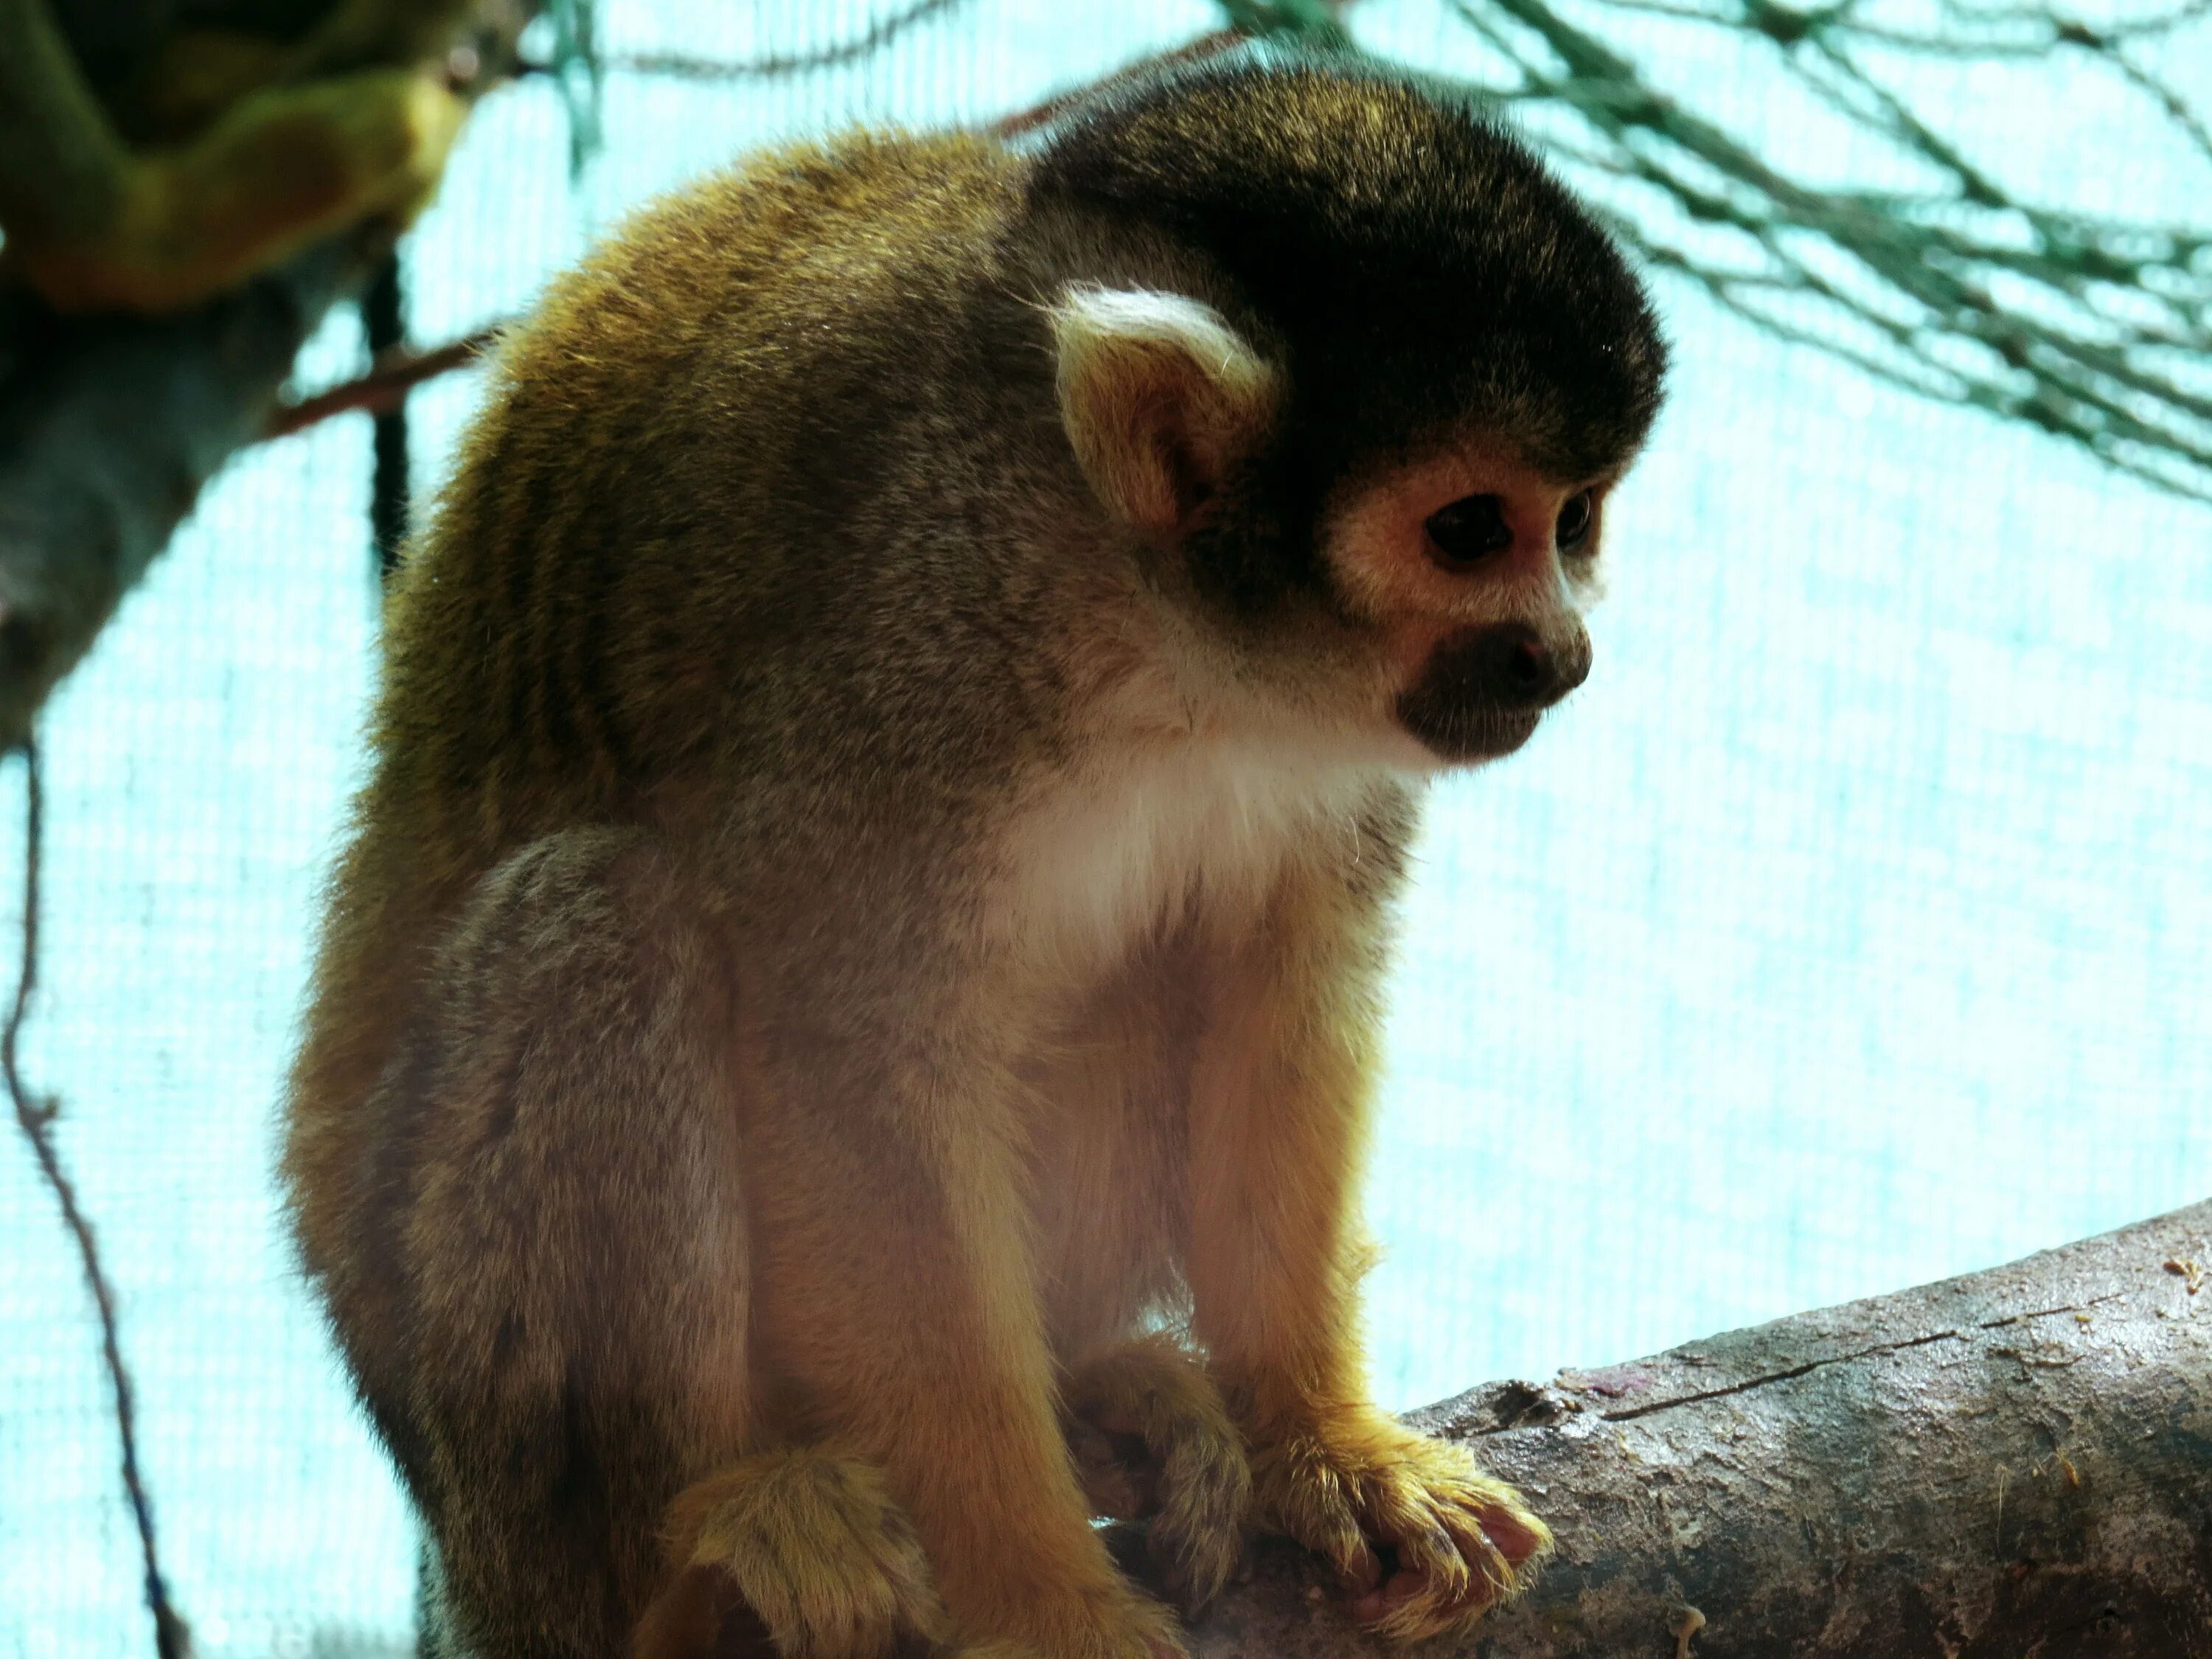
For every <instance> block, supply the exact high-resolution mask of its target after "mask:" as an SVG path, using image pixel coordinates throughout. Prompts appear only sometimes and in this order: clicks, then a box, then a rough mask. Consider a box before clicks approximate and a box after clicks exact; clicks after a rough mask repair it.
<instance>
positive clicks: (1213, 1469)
mask: <svg viewBox="0 0 2212 1659" xmlns="http://www.w3.org/2000/svg"><path fill="white" fill-rule="evenodd" d="M1064 1403H1065V1406H1066V1413H1067V1416H1068V1419H1069V1421H1068V1425H1067V1438H1068V1445H1069V1448H1070V1449H1072V1450H1073V1452H1074V1453H1075V1460H1076V1464H1077V1467H1078V1468H1079V1471H1080V1473H1081V1474H1082V1476H1083V1489H1084V1495H1085V1498H1088V1499H1089V1500H1090V1503H1091V1510H1092V1512H1093V1513H1094V1514H1097V1515H1103V1516H1110V1517H1111V1518H1112V1519H1114V1520H1116V1521H1149V1522H1150V1523H1151V1524H1150V1526H1149V1527H1148V1528H1147V1529H1146V1550H1147V1553H1149V1554H1150V1555H1151V1556H1152V1559H1153V1560H1154V1562H1155V1563H1157V1564H1158V1567H1159V1569H1160V1571H1161V1575H1162V1577H1163V1578H1164V1580H1165V1583H1166V1588H1167V1590H1168V1592H1169V1594H1170V1595H1171V1596H1172V1597H1173V1598H1174V1600H1175V1601H1176V1604H1177V1605H1178V1606H1179V1607H1181V1608H1182V1611H1183V1613H1185V1614H1190V1613H1196V1612H1197V1611H1198V1610H1199V1609H1200V1608H1201V1607H1204V1606H1205V1605H1206V1603H1207V1602H1208V1601H1212V1599H1213V1597H1214V1596H1215V1595H1217V1594H1218V1592H1219V1590H1220V1589H1221V1586H1222V1583H1224V1581H1225V1580H1226V1579H1227V1578H1228V1577H1229V1571H1230V1569H1231V1567H1233V1566H1235V1565H1237V1555H1238V1553H1239V1552H1240V1551H1241V1550H1242V1548H1243V1541H1244V1523H1245V1516H1246V1514H1247V1512H1248V1511H1249V1509H1250V1507H1251V1498H1252V1471H1251V1467H1250V1465H1249V1463H1248V1462H1246V1461H1245V1456H1244V1441H1243V1436H1241V1435H1239V1434H1238V1433H1237V1425H1235V1424H1234V1423H1232V1422H1231V1420H1230V1417H1229V1410H1228V1407H1226V1406H1225V1405H1224V1404H1223V1403H1222V1399H1221V1394H1220V1391H1219V1390H1218V1389H1216V1388H1215V1387H1214V1385H1213V1380H1212V1378H1211V1377H1209V1376H1207V1375H1206V1370H1205V1368H1204V1367H1203V1366H1202V1365H1201V1364H1200V1363H1199V1362H1198V1361H1197V1360H1196V1359H1195V1358H1193V1357H1192V1356H1191V1355H1190V1354H1189V1353H1188V1352H1185V1351H1184V1350H1183V1349H1182V1347H1180V1346H1177V1345H1176V1343H1175V1342H1174V1341H1172V1340H1170V1339H1169V1338H1167V1337H1164V1336H1154V1337H1147V1338H1145V1339H1143V1340H1139V1341H1136V1342H1132V1343H1129V1344H1127V1346H1122V1347H1119V1348H1115V1349H1113V1350H1111V1351H1110V1352H1107V1353H1104V1354H1102V1355H1100V1356H1099V1357H1098V1358H1095V1359H1093V1360H1091V1362H1090V1363H1089V1364H1085V1365H1083V1366H1080V1367H1079V1368H1078V1369H1077V1370H1076V1372H1075V1376H1074V1377H1073V1380H1072V1381H1071V1382H1070V1383H1069V1384H1068V1387H1067V1390H1066V1396H1065V1402H1064Z"/></svg>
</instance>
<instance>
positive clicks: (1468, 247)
mask: <svg viewBox="0 0 2212 1659" xmlns="http://www.w3.org/2000/svg"><path fill="white" fill-rule="evenodd" d="M1029 188H1030V197H1031V201H1032V203H1033V204H1037V205H1047V204H1056V203H1057V204H1069V205H1074V206H1079V207H1081V208H1084V209H1087V210H1091V211H1092V212H1097V213H1100V214H1103V215H1104V216H1107V217H1109V219H1115V220H1120V221H1122V222H1130V223H1133V224H1139V225H1145V226H1149V227H1152V228H1156V229H1158V230H1160V231H1164V232H1165V233H1166V234H1169V235H1170V236H1171V237H1173V238H1174V239H1175V240H1177V241H1179V242H1181V243H1182V244H1184V245H1185V246H1192V247H1194V248H1196V249H1198V250H1200V251H1201V252H1203V253H1205V254H1206V256H1207V257H1208V258H1211V259H1212V261H1213V262H1214V264H1216V265H1217V266H1218V268H1219V270H1221V272H1222V274H1223V275H1224V276H1226V277H1227V278H1228V279H1229V281H1230V282H1231V283H1232V284H1233V285H1234V286H1235V288H1236V289H1237V290H1238V291H1239V292H1240V293H1241V294H1242V295H1243V297H1245V298H1246V299H1247V300H1248V301H1249V302H1250V304H1251V305H1252V306H1253V307H1255V310H1257V311H1258V312H1259V313H1260V314H1261V316H1262V317H1263V318H1265V319H1267V321H1268V322H1269V323H1270V324H1272V325H1273V326H1274V327H1275V328H1277V329H1278V330H1279V331H1280V332H1281V335H1282V337H1283V339H1284V342H1285V344H1286V346H1287V348H1288V349H1289V353H1290V363H1289V368H1290V371H1291V396H1292V398H1293V400H1294V405H1293V410H1292V420H1291V426H1292V427H1293V428H1298V429H1302V430H1304V431H1305V432H1307V433H1309V434H1310V435H1312V436H1311V437H1310V439H1309V440H1308V441H1309V442H1310V444H1313V445H1314V446H1315V447H1317V448H1318V449H1319V450H1321V452H1322V453H1314V454H1311V455H1309V456H1307V457H1306V458H1304V459H1305V460H1306V462H1307V463H1308V464H1309V465H1319V466H1320V467H1322V469H1323V470H1324V471H1329V472H1335V471H1339V470H1340V468H1341V467H1342V465H1344V464H1346V462H1348V461H1350V460H1352V459H1355V458H1356V457H1358V456H1359V455H1361V454H1372V453H1375V452H1376V450H1377V449H1378V448H1383V449H1388V448H1390V447H1398V446H1402V445H1407V444H1411V443H1416V442H1419V441H1422V440H1423V439H1424V438H1425V437H1428V436H1431V435H1437V434H1438V433H1439V431H1440V429H1441V430H1443V431H1455V430H1461V429H1463V428H1465V427H1466V426H1467V425H1468V423H1469V422H1472V423H1474V424H1475V425H1477V426H1481V427H1487V428H1492V429H1493V430H1496V431H1497V432H1498V433H1499V434H1500V435H1504V436H1505V437H1508V438H1510V440H1512V441H1515V442H1516V443H1517V444H1518V445H1519V446H1520V447H1521V448H1522V452H1523V453H1524V454H1525V455H1526V457H1527V459H1528V461H1529V462H1530V463H1531V464H1532V465H1536V466H1538V467H1540V468H1541V469H1542V470H1543V471H1547V472H1548V473H1551V474H1553V475H1554V476H1555V477H1558V478H1559V479H1560V480H1561V481H1562V482H1571V481H1578V480H1581V479H1583V478H1588V477H1595V476H1596V475H1599V474H1601V473H1604V472H1607V471H1611V470H1613V469H1614V468H1616V467H1618V466H1620V465H1623V464H1625V463H1626V461H1627V459H1629V458H1630V457H1631V456H1632V455H1633V454H1634V453H1635V452H1636V450H1637V449H1638V447H1640V445H1641V444H1642V442H1643V441H1644V435H1645V433H1646V432H1647V431H1648V430H1649V428H1650V424H1651V422H1652V419H1653V417H1654V416H1655V415H1656V413H1657V410H1658V407H1659V400H1660V387H1661V380H1662V375H1663V373H1664V369H1665V361H1666V352H1665V347H1664V345H1663V343H1662V341H1661V339H1660V336H1659V331H1658V325H1657V323H1656V319H1654V318H1653V316H1652V313H1651V308H1650V302H1649V301H1648V300H1647V299H1646V298H1645V295H1644V289H1643V287H1642V285H1641V284H1640V283H1638V280H1637V278H1636V276H1635V275H1634V274H1633V273H1632V271H1631V270H1629V268H1628V266H1627V264H1626V262H1625V261H1624V260H1623V259H1622V258H1621V256H1620V252H1619V251H1618V250H1617V249H1616V248H1615V247H1614V246H1613V243H1612V241H1611V240H1610V239H1609V238H1608V237H1607V235H1606V234H1605V233H1604V232H1603V231H1602V230H1601V229H1600V228H1598V226H1597V224H1596V223H1595V222H1594V221H1593V220H1592V219H1591V217H1590V216H1589V214H1588V213H1587V212H1586V211H1584V210H1583V208H1582V207H1581V206H1580V205H1579V204H1577V203H1576V201H1575V200H1574V198H1573V197H1571V196H1570V195H1569V194H1568V193H1567V191H1566V190H1565V188H1564V187H1563V186H1562V185H1560V184H1559V182H1558V181H1557V180H1556V179H1553V177H1552V176H1551V174H1550V173H1548V172H1547V171H1546V170H1545V168H1544V167H1543V166H1542V165H1541V163H1540V162H1539V161H1537V160H1536V158H1535V157H1534V155H1532V154H1531V153H1530V152H1529V151H1528V149H1527V148H1526V147H1525V146H1523V145H1522V143H1520V142H1519V141H1517V140H1516V139H1515V138H1513V137H1511V136H1510V135H1509V134H1507V133H1506V132H1504V131H1502V130H1501V129H1500V128H1499V127H1498V125H1495V124H1494V123H1493V122H1492V121H1491V120H1490V119H1488V118H1486V117H1484V116H1483V115H1482V114H1481V113H1480V112H1478V111H1477V110H1476V109H1475V108H1474V107H1473V106H1471V105H1470V104H1469V103H1468V101H1467V100H1466V99H1465V98H1464V97H1463V96H1461V95H1458V94H1454V93H1452V92H1449V91H1448V90H1444V89H1441V88H1436V87H1433V86H1426V85H1423V84H1421V83H1419V82H1415V81H1413V80H1412V79H1409V78H1407V77H1406V76H1401V75H1397V74H1394V73H1392V72H1391V71H1389V70H1386V69H1383V68H1382V67H1379V66H1376V65H1373V64H1366V63H1364V62H1360V61H1358V60H1353V59H1345V60H1336V59H1331V60H1327V61H1292V62H1289V63H1285V62H1283V61H1281V60H1280V59H1276V60H1274V61H1269V60H1268V59H1267V58H1264V57H1261V56H1259V55H1256V54H1238V55H1237V56H1236V57H1234V58H1230V59H1227V60H1216V61H1214V62H1212V63H1210V64H1203V65H1200V66H1198V67H1196V68H1192V69H1186V70H1180V71H1177V72H1172V73H1170V74H1167V75H1164V76H1161V77H1159V78H1157V79H1154V80H1152V81H1149V82H1143V83H1140V84H1139V85H1138V86H1137V87H1135V88H1133V90H1130V91H1127V92H1126V93H1123V94H1121V95H1119V96H1115V97H1110V98H1108V99H1106V100H1101V101H1099V102H1097V103H1093V104H1091V105H1087V106H1083V107H1081V108H1079V110H1077V111H1076V112H1074V113H1073V114H1072V115H1071V116H1070V117H1069V118H1067V119H1066V122H1065V123H1064V124H1062V125H1060V126H1059V127H1057V128H1056V129H1054V131H1051V132H1050V133H1049V134H1048V135H1047V136H1046V138H1045V141H1044V147H1043V149H1042V154H1041V155H1039V156H1038V157H1037V159H1036V165H1035V167H1034V169H1033V171H1032V173H1031V177H1030V186H1029ZM1330 451H1334V453H1328V452H1330Z"/></svg>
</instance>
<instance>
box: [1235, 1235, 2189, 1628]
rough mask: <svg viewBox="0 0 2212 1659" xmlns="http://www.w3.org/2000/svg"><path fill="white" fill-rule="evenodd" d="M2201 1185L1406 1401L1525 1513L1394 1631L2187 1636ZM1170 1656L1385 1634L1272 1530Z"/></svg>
mask: <svg viewBox="0 0 2212 1659" xmlns="http://www.w3.org/2000/svg"><path fill="white" fill-rule="evenodd" d="M2208 1274H2212V1203H2205V1204H2199V1205H2196V1206H2192V1207H2191V1208H2189V1209H2185V1210H2181V1211H2177V1212H2174V1213H2173V1214H2171V1215H2167V1216H2163V1217H2160V1218H2157V1219H2155V1220H2152V1221H2146V1222H2143V1223H2142V1224H2140V1225H2136V1226H2133V1227H2129V1228H2125V1229H2124V1230H2122V1231H2118V1232H2116V1233H2111V1234H2107V1235H2106V1236H2105V1237H2100V1238H2093V1239H2088V1240H2086V1241H2084V1242H2082V1243H2076V1244H2070V1245H2068V1246H2066V1247H2065V1248H2063V1249H2056V1250H2051V1251H2047V1252H2045V1253H2044V1254H2043V1255H2035V1256H2030V1257H2028V1258H2027V1260H2025V1261H2017V1262H2014V1263H2012V1264H2011V1265H2010V1266H2008V1267H1998V1268H1995V1269H1993V1270H1991V1271H1990V1272H1988V1273H1974V1274H1971V1275H1969V1276H1967V1277H1966V1278H1963V1279H1950V1280H1948V1281H1946V1282H1944V1283H1942V1284H1939V1285H1928V1286H1924V1287H1923V1288H1921V1289H1918V1290H1911V1291H1901V1292H1899V1293H1898V1294H1896V1295H1894V1296H1885V1297H1875V1298H1873V1299H1871V1300H1869V1301H1865V1302H1855V1303H1851V1304H1848V1305H1846V1306H1844V1307H1839V1308H1831V1309H1826V1310H1822V1311H1820V1312H1817V1313H1808V1314H1800V1315H1797V1316H1794V1317H1791V1318H1788V1319H1783V1320H1778V1321H1777V1322H1774V1323H1773V1324H1771V1325H1762V1326H1759V1327H1757V1328H1753V1329H1750V1330H1741V1331H1733V1332H1730V1333H1729V1334H1727V1335H1724V1336H1717V1337H1715V1338H1713V1339H1711V1340H1709V1341H1704V1342H1693V1343H1691V1344H1689V1345H1688V1346H1685V1347H1680V1348H1677V1349H1674V1350H1673V1351H1672V1352H1668V1353H1663V1354H1660V1355H1658V1356H1656V1358H1650V1359H1645V1360H1640V1361H1638V1362H1636V1363H1635V1364H1626V1365H1615V1366H1612V1367H1608V1368H1607V1369H1605V1370H1595V1371H1566V1372H1562V1373H1561V1374H1560V1375H1559V1376H1558V1377H1556V1378H1555V1379H1553V1381H1552V1382H1551V1383H1548V1384H1545V1385H1541V1386H1539V1385H1536V1384H1532V1383H1493V1384H1491V1385H1490V1386H1488V1387H1486V1388H1480V1389H1474V1390H1473V1391H1471V1392H1469V1393H1468V1394H1464V1395H1460V1396H1459V1397H1458V1398H1456V1399H1454V1400H1449V1401H1443V1403H1441V1404H1439V1405H1437V1406H1432V1407H1429V1408H1428V1409H1427V1410H1425V1411H1423V1412H1419V1413H1415V1414H1414V1419H1413V1420H1415V1421H1417V1422H1418V1423H1419V1425H1420V1426H1421V1427H1423V1428H1424V1429H1425V1430H1427V1431H1430V1432H1431V1433H1437V1434H1442V1435H1445V1436H1448V1437H1451V1438H1454V1439H1457V1440H1462V1441H1464V1442H1466V1443H1468V1444H1469V1445H1471V1446H1473V1447H1474V1449H1475V1450H1476V1452H1477V1454H1478V1455H1480V1457H1481V1458H1482V1460H1483V1461H1484V1462H1485V1463H1486V1465H1487V1466H1488V1468H1490V1469H1491V1470H1492V1472H1493V1473H1495V1474H1498V1475H1499V1476H1501V1477H1502V1478H1504V1479H1505V1480H1510V1481H1512V1482H1513V1483H1514V1484H1515V1485H1516V1486H1519V1487H1520V1488H1521V1490H1522V1492H1523V1493H1524V1494H1525V1495H1526V1496H1527V1497H1528V1499H1529V1500H1530V1502H1531V1504H1532V1505H1533V1507H1534V1508H1535V1509H1536V1510H1538V1511H1539V1512H1540V1513H1541V1514H1542V1515H1543V1516H1545V1517H1546V1519H1547V1520H1548V1521H1549V1522H1550V1523H1551V1524H1552V1526H1553V1528H1554V1530H1555V1531H1556V1533H1557V1534H1558V1537H1559V1552H1558V1554H1557V1555H1556V1556H1555V1557H1554V1558H1553V1561H1552V1562H1551V1564H1550V1565H1549V1568H1548V1570H1547V1571H1546V1572H1545V1574H1544V1575H1543V1577H1542V1578H1541V1580H1540V1581H1539V1582H1538V1583H1537V1584H1536V1586H1535V1588H1534V1589H1532V1590H1531V1591H1529V1593H1528V1595H1525V1596H1523V1597H1522V1600H1521V1601H1519V1602H1517V1603H1516V1605H1515V1606H1514V1607H1511V1608H1510V1609H1508V1610H1506V1611H1504V1612H1502V1613H1493V1614H1492V1616H1491V1617H1490V1618H1488V1619H1486V1620H1485V1621H1484V1622H1483V1624H1482V1625H1481V1626H1480V1627H1478V1629H1477V1630H1476V1631H1475V1632H1474V1634H1473V1635H1471V1636H1469V1637H1468V1638H1463V1639H1461V1640H1458V1641H1456V1642H1439V1643H1437V1644H1432V1645H1431V1646H1430V1647H1429V1648H1426V1649H1425V1650H1422V1659H1539V1656H1541V1659H1565V1656H1572V1655H1600V1654H1602V1655H1606V1656H1609V1659H1638V1656H1650V1659H1675V1656H1685V1659H1735V1656H1743V1659H1752V1656H1759V1659H1815V1656H1827V1655H1854V1656H1869V1659H1909V1656H1917V1655H1940V1656H1947V1659H1959V1656H1991V1659H1994V1656H2006V1659H2072V1656H2085V1659H2086V1656H2091V1655H2094V1656H2100V1659H2112V1656H2141V1659H2154V1656H2155V1659H2168V1656H2175V1659H2195V1656H2212V1286H2208ZM1193 1647H1194V1653H1195V1654H1196V1655H1197V1656H1199V1659H1321V1656H1324V1655H1326V1656H1332V1659H1334V1656H1366V1655H1370V1654H1374V1655H1380V1654H1382V1653H1383V1652H1385V1651H1386V1650H1384V1649H1383V1648H1381V1647H1380V1646H1379V1645H1377V1644H1372V1643H1370V1642H1369V1641H1368V1640H1367V1639H1366V1638H1364V1637H1363V1636H1361V1635H1360V1634H1359V1633H1358V1632H1356V1631H1354V1630H1353V1629H1352V1627H1351V1626H1350V1625H1349V1623H1348V1622H1347V1620H1346V1618H1345V1616H1344V1613H1343V1612H1342V1609H1341V1607H1340V1604H1339V1602H1338V1601H1337V1600H1336V1598H1335V1597H1334V1595H1331V1594H1330V1593H1329V1592H1328V1589H1327V1587H1326V1585H1325V1584H1324V1582H1323V1575H1322V1573H1321V1572H1320V1571H1317V1570H1316V1566H1315V1565H1314V1564H1313V1562H1312V1561H1311V1560H1310V1559H1308V1558H1306V1557H1305V1556H1304V1555H1303V1554H1302V1553H1300V1552H1298V1551H1297V1550H1294V1549H1292V1548H1291V1547H1287V1546H1285V1545H1283V1544H1281V1543H1279V1542H1278V1541H1269V1542H1267V1543H1265V1544H1263V1545H1261V1546H1260V1547H1257V1548H1255V1551H1254V1552H1253V1554H1252V1558H1251V1559H1250V1561H1249V1564H1248V1568H1247V1570H1246V1571H1245V1572H1244V1573H1243V1574H1242V1575H1241V1576H1240V1577H1239V1578H1238V1580H1237V1582H1236V1583H1233V1584H1232V1585H1231V1588H1230V1589H1229V1590H1228V1591H1227V1592H1226V1593H1225V1595H1224V1596H1223V1597H1222V1599H1221V1600H1220V1601H1218V1603H1217V1604H1216V1605H1215V1606H1214V1607H1213V1608H1212V1609H1211V1610H1210V1611H1209V1613H1207V1615H1206V1618H1205V1619H1204V1620H1201V1621H1200V1623H1199V1625H1198V1626H1196V1628H1195V1630H1194V1635H1193Z"/></svg>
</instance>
